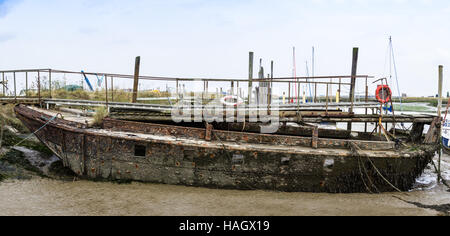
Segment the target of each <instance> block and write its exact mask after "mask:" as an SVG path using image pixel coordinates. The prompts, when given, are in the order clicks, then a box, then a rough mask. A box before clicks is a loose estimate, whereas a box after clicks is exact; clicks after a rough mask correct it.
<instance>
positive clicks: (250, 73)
mask: <svg viewBox="0 0 450 236" xmlns="http://www.w3.org/2000/svg"><path fill="white" fill-rule="evenodd" d="M248 59H249V60H248V105H250V103H251V101H252V90H253V52H249V58H248Z"/></svg>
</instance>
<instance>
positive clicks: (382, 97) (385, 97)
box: [375, 85, 392, 104]
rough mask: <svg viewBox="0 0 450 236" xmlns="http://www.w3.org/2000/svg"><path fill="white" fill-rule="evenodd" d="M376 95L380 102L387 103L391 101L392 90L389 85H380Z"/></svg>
mask: <svg viewBox="0 0 450 236" xmlns="http://www.w3.org/2000/svg"><path fill="white" fill-rule="evenodd" d="M375 95H376V97H377V100H378V101H379V102H380V103H382V104H385V103H388V102H390V101H391V97H392V91H391V88H389V86H387V85H378V87H377V91H376V92H375Z"/></svg>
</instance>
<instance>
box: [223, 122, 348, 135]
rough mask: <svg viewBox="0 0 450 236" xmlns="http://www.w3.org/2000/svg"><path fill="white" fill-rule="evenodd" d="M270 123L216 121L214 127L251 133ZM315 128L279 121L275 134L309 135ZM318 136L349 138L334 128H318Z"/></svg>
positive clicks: (344, 131) (345, 132)
mask: <svg viewBox="0 0 450 236" xmlns="http://www.w3.org/2000/svg"><path fill="white" fill-rule="evenodd" d="M268 125H270V124H262V123H218V124H216V127H217V128H218V129H222V130H230V131H242V132H252V133H262V127H263V126H268ZM315 129H316V128H315V127H314V126H306V125H301V126H293V125H286V124H283V123H279V128H278V131H277V132H276V134H279V135H291V136H306V137H311V136H312V135H313V132H314V130H315ZM317 131H318V137H321V138H335V139H349V138H350V133H351V132H350V131H347V130H336V129H318V130H317Z"/></svg>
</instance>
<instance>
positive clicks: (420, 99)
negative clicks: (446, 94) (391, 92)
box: [394, 97, 448, 107]
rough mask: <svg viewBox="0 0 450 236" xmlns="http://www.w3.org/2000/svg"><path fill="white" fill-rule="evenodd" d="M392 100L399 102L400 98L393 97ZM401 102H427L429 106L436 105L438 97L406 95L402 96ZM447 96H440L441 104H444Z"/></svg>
mask: <svg viewBox="0 0 450 236" xmlns="http://www.w3.org/2000/svg"><path fill="white" fill-rule="evenodd" d="M394 102H400V99H397V98H395V99H394ZM402 102H403V103H427V104H428V105H429V106H432V107H436V106H437V104H438V98H435V97H407V98H402ZM447 102H448V98H442V104H444V105H446V104H447Z"/></svg>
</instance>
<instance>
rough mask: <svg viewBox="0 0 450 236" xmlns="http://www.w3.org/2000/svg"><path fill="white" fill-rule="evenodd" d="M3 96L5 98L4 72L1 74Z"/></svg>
mask: <svg viewBox="0 0 450 236" xmlns="http://www.w3.org/2000/svg"><path fill="white" fill-rule="evenodd" d="M2 85H3V86H2V87H3V96H6V84H5V72H2Z"/></svg>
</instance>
